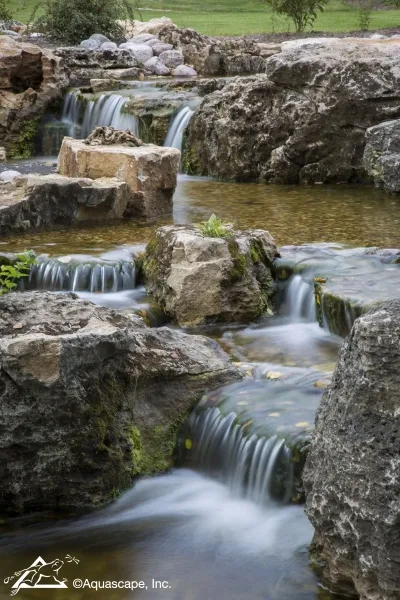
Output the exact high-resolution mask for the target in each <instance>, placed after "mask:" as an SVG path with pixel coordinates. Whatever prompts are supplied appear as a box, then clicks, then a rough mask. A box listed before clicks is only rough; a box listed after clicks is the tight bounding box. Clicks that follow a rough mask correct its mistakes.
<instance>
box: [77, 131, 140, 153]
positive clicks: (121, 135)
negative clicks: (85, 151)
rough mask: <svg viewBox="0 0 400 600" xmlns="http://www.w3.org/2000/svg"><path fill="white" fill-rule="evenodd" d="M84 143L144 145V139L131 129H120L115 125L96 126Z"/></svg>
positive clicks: (96, 144)
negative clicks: (115, 127)
mask: <svg viewBox="0 0 400 600" xmlns="http://www.w3.org/2000/svg"><path fill="white" fill-rule="evenodd" d="M83 143H84V144H86V145H87V146H115V145H119V146H130V147H132V148H138V147H139V146H143V142H142V140H140V139H139V138H137V137H136V136H135V135H134V134H133V133H131V132H130V131H120V130H118V129H114V127H96V128H95V129H94V130H93V131H92V133H91V134H90V135H88V137H87V138H86V139H85V140H84V141H83Z"/></svg>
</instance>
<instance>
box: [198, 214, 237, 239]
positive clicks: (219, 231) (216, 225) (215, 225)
mask: <svg viewBox="0 0 400 600" xmlns="http://www.w3.org/2000/svg"><path fill="white" fill-rule="evenodd" d="M200 231H201V233H202V235H203V236H204V237H216V238H229V237H232V231H231V229H230V225H229V223H225V222H224V221H222V219H219V218H218V217H217V216H216V215H215V214H214V213H213V214H212V215H211V217H210V218H209V219H208V221H203V223H202V224H201V225H200Z"/></svg>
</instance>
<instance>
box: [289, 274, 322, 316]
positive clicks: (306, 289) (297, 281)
mask: <svg viewBox="0 0 400 600" xmlns="http://www.w3.org/2000/svg"><path fill="white" fill-rule="evenodd" d="M284 304H285V313H286V314H287V316H289V317H290V319H291V320H293V321H296V322H298V321H315V320H316V304H315V296H314V285H313V283H312V282H311V281H307V280H306V279H305V278H304V277H303V276H302V275H292V276H291V277H290V279H289V280H288V282H287V284H286V288H285V292H284Z"/></svg>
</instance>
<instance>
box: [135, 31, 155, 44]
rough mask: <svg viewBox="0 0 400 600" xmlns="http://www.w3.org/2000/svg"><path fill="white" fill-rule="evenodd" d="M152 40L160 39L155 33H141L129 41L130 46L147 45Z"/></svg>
mask: <svg viewBox="0 0 400 600" xmlns="http://www.w3.org/2000/svg"><path fill="white" fill-rule="evenodd" d="M151 40H157V41H158V37H157V36H156V35H154V34H153V33H139V34H138V35H134V36H133V37H131V38H130V39H129V40H128V43H129V44H146V43H147V42H149V41H151Z"/></svg>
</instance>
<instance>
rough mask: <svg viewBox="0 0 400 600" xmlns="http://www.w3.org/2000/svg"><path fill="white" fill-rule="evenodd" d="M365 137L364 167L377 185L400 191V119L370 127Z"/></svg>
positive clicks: (387, 189)
mask: <svg viewBox="0 0 400 600" xmlns="http://www.w3.org/2000/svg"><path fill="white" fill-rule="evenodd" d="M365 139H366V145H365V150H364V167H365V170H366V171H367V173H368V175H369V176H370V177H371V179H372V180H373V182H374V183H375V186H376V187H378V188H383V189H385V190H386V191H388V192H392V193H400V119H397V120H395V121H385V122H384V123H380V124H379V125H375V127H370V128H369V129H367V131H366V133H365Z"/></svg>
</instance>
